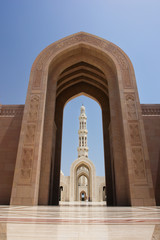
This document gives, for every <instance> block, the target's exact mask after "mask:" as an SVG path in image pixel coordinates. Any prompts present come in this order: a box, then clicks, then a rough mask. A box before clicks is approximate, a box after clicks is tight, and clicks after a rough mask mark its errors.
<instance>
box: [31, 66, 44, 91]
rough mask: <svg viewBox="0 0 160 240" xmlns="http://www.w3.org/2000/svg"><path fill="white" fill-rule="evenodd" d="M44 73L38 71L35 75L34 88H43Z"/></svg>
mask: <svg viewBox="0 0 160 240" xmlns="http://www.w3.org/2000/svg"><path fill="white" fill-rule="evenodd" d="M41 79H42V71H41V70H37V71H36V72H35V75H34V81H33V88H34V89H39V88H40V87H41Z"/></svg>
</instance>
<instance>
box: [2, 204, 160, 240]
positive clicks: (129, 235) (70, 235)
mask: <svg viewBox="0 0 160 240" xmlns="http://www.w3.org/2000/svg"><path fill="white" fill-rule="evenodd" d="M51 239H52V240H53V239H54V240H61V239H64V240H73V239H74V240H81V239H83V240H88V239H92V240H95V239H96V240H103V239H105V240H119V239H123V240H135V239H137V240H140V239H141V240H142V239H143V240H151V239H152V240H153V239H154V240H157V239H158V240H159V239H160V208H158V207H106V206H104V205H103V204H101V205H97V204H93V203H92V204H89V203H88V204H87V203H83V204H78V203H77V204H62V205H60V206H53V207H52V206H34V207H26V206H0V240H51Z"/></svg>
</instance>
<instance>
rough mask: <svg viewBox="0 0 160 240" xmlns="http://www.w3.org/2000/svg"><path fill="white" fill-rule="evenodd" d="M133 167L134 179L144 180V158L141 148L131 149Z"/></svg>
mask: <svg viewBox="0 0 160 240" xmlns="http://www.w3.org/2000/svg"><path fill="white" fill-rule="evenodd" d="M132 153H133V167H134V175H135V178H136V179H144V178H145V177H146V173H145V164H144V157H143V152H142V148H141V147H135V148H132Z"/></svg>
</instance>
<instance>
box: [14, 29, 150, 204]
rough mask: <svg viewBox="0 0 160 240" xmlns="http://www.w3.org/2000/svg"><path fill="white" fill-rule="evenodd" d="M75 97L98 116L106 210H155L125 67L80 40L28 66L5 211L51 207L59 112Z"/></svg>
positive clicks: (92, 41) (100, 45)
mask: <svg viewBox="0 0 160 240" xmlns="http://www.w3.org/2000/svg"><path fill="white" fill-rule="evenodd" d="M82 93H84V94H86V95H88V96H90V97H92V98H94V99H95V100H96V101H97V102H99V104H100V106H101V109H102V118H103V136H104V153H105V173H106V182H107V198H108V201H107V203H108V205H117V206H127V205H146V204H149V205H155V199H154V196H153V193H152V192H153V184H152V178H151V172H150V166H149V164H148V162H149V156H148V151H147V144H146V139H145V132H144V126H143V120H142V115H141V108H140V103H139V99H138V92H137V87H136V81H135V76H134V70H133V67H132V64H131V62H130V60H129V58H128V57H127V56H126V54H125V53H124V52H123V51H122V50H121V49H120V48H118V47H117V46H115V45H114V44H112V43H110V42H108V41H106V40H103V39H100V38H98V37H96V36H93V35H90V34H86V33H78V34H75V35H73V36H70V37H68V38H65V39H62V40H60V41H58V42H56V43H54V44H51V45H50V46H49V47H47V48H46V49H45V50H44V51H42V52H41V53H40V55H39V56H38V57H37V59H36V60H35V62H34V64H33V66H32V70H31V76H30V83H29V88H28V94H27V99H26V104H25V109H24V117H23V122H22V129H21V135H20V144H19V148H18V155H17V160H16V168H15V175H14V182H13V188H12V197H11V204H22V205H23V204H26V205H36V204H38V203H39V204H46V205H47V204H48V202H49V203H50V204H51V205H58V203H59V196H58V194H57V192H59V191H58V189H59V179H60V159H61V138H62V119H63V108H64V105H65V104H66V102H67V101H69V100H70V99H71V98H74V97H75V96H76V95H78V94H82ZM135 133H136V134H135ZM28 159H29V161H28ZM22 189H23V192H25V194H24V195H23V196H22V194H21V192H22ZM25 190H26V191H25ZM141 192H143V196H141V197H140V194H141Z"/></svg>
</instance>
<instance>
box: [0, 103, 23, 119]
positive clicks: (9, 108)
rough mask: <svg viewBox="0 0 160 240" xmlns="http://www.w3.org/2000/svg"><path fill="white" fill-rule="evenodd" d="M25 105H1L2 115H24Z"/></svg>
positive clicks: (0, 115)
mask: <svg viewBox="0 0 160 240" xmlns="http://www.w3.org/2000/svg"><path fill="white" fill-rule="evenodd" d="M23 111H24V105H1V106H0V117H15V116H22V115H23Z"/></svg>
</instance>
